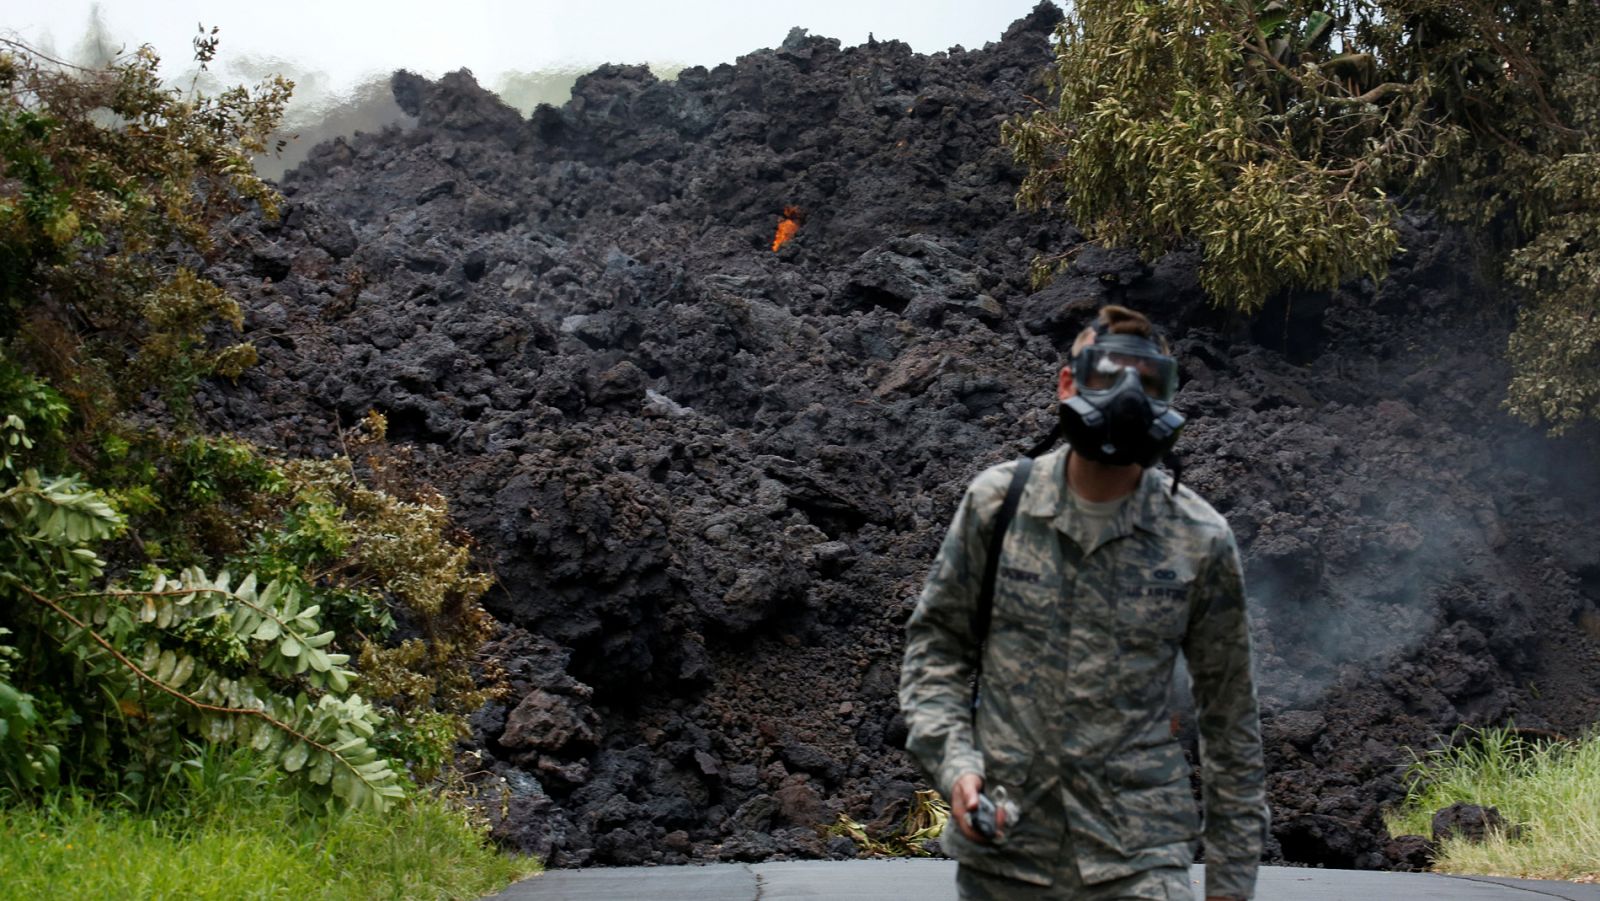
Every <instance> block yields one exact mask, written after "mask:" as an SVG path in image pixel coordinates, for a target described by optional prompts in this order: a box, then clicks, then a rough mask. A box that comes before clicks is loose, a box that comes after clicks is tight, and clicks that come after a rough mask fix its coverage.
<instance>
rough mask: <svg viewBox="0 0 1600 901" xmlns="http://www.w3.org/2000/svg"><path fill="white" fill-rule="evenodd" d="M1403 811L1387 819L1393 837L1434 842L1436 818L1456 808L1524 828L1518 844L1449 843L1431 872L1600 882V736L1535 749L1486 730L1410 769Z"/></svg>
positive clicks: (1502, 839) (1512, 735)
mask: <svg viewBox="0 0 1600 901" xmlns="http://www.w3.org/2000/svg"><path fill="white" fill-rule="evenodd" d="M1408 778H1409V783H1410V785H1409V792H1408V794H1407V796H1406V800H1405V803H1404V805H1403V806H1402V807H1401V808H1400V810H1398V811H1397V812H1395V813H1394V814H1393V815H1391V816H1390V818H1389V823H1388V825H1389V831H1390V832H1391V833H1392V834H1395V835H1403V834H1407V833H1410V834H1417V835H1430V834H1431V828H1432V827H1431V820H1432V817H1433V814H1434V813H1435V812H1437V811H1438V810H1440V809H1442V808H1445V807H1448V806H1450V805H1451V804H1454V803H1456V802H1458V801H1459V802H1466V803H1470V804H1481V805H1483V806H1486V807H1495V808H1498V809H1499V811H1500V813H1501V815H1502V816H1504V817H1505V818H1506V820H1507V821H1508V822H1509V823H1511V824H1514V825H1520V826H1521V827H1522V834H1521V835H1520V836H1518V837H1517V838H1515V839H1512V838H1509V837H1508V836H1507V835H1504V834H1498V835H1491V836H1490V837H1489V838H1488V840H1486V841H1484V842H1482V843H1472V842H1468V841H1465V840H1462V839H1450V840H1447V841H1445V842H1444V843H1443V846H1442V847H1441V848H1440V849H1439V854H1438V860H1437V862H1436V863H1435V867H1434V868H1435V869H1437V870H1438V871H1440V872H1444V873H1477V874H1492V875H1500V876H1520V877H1528V878H1535V879H1582V880H1585V881H1595V880H1597V879H1600V814H1597V813H1596V812H1597V811H1600V734H1591V735H1589V736H1588V737H1586V738H1584V739H1582V740H1580V741H1577V742H1534V741H1529V740H1527V739H1524V738H1523V737H1521V736H1520V735H1518V734H1517V733H1516V732H1514V731H1512V730H1510V729H1488V730H1485V731H1483V732H1481V733H1479V734H1477V735H1475V736H1473V738H1472V740H1471V741H1469V742H1467V743H1465V744H1462V745H1460V746H1458V747H1453V748H1449V749H1446V750H1443V751H1438V752H1435V753H1433V754H1429V755H1428V756H1426V757H1423V758H1421V759H1419V760H1418V761H1417V762H1416V763H1415V764H1413V765H1412V767H1411V770H1410V772H1409V773H1408Z"/></svg>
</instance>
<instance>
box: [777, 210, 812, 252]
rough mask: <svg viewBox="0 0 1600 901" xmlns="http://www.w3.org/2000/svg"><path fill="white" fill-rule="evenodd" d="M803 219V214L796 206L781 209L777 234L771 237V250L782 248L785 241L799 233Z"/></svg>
mask: <svg viewBox="0 0 1600 901" xmlns="http://www.w3.org/2000/svg"><path fill="white" fill-rule="evenodd" d="M804 219H805V213H803V212H801V211H800V208H799V207H797V206H786V207H784V208H783V216H782V218H780V219H779V220H778V233H777V234H776V235H773V236H772V249H773V250H777V249H778V248H780V247H782V246H783V244H784V242H785V241H788V240H789V239H790V238H792V237H794V236H795V234H796V233H797V232H799V231H800V223H801V222H802V221H803V220H804Z"/></svg>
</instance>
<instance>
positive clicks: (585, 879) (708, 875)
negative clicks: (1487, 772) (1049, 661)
mask: <svg viewBox="0 0 1600 901" xmlns="http://www.w3.org/2000/svg"><path fill="white" fill-rule="evenodd" d="M1190 875H1191V877H1192V880H1193V882H1194V888H1195V897H1196V898H1199V897H1200V891H1201V889H1202V887H1203V886H1204V883H1205V868H1204V867H1200V866H1197V867H1194V868H1193V869H1192V870H1191V871H1190ZM1256 897H1257V898H1258V899H1260V901H1278V899H1282V901H1386V899H1390V898H1394V899H1404V901H1412V899H1416V901H1551V899H1561V901H1600V885H1576V884H1573V883H1570V882H1536V881H1532V880H1525V879H1491V878H1487V877H1481V876H1439V875H1434V874H1431V873H1427V874H1425V873H1377V872H1371V871H1364V870H1307V869H1296V868H1293V867H1263V868H1262V869H1261V878H1260V881H1259V883H1258V885H1257V886H1256ZM635 898H637V899H642V901H795V899H801V898H807V899H816V898H826V899H831V901H955V898H956V890H955V863H954V862H953V861H948V860H852V861H843V862H830V861H817V860H807V861H796V862H785V863H757V864H734V863H724V864H712V865H709V866H702V867H695V866H687V867H629V868H618V869H593V870H553V871H551V872H549V873H545V874H543V875H540V876H535V877H533V878H532V879H527V880H524V881H522V882H519V883H517V884H516V885H513V886H511V887H510V888H508V889H506V890H505V891H503V892H501V893H500V894H498V895H495V896H494V897H493V899H491V901H629V899H635Z"/></svg>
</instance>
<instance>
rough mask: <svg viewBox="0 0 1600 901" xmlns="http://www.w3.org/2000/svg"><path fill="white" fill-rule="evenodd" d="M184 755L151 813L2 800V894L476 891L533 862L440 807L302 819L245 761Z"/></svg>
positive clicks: (407, 894)
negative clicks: (176, 780) (159, 807)
mask: <svg viewBox="0 0 1600 901" xmlns="http://www.w3.org/2000/svg"><path fill="white" fill-rule="evenodd" d="M192 763H193V764H194V765H193V766H186V767H185V768H184V770H183V773H182V776H181V777H180V781H181V782H182V783H183V787H182V788H180V789H178V790H176V791H175V792H174V795H175V796H176V799H177V804H176V806H175V807H174V809H172V810H169V811H167V812H165V813H163V814H160V815H157V816H149V815H141V814H136V813H133V812H130V811H128V810H125V809H115V808H107V807H106V806H105V805H103V804H100V803H97V802H96V801H94V800H92V799H90V798H87V797H85V796H83V795H79V794H73V793H58V794H53V795H51V796H50V797H49V798H48V800H47V802H46V803H45V804H43V805H41V806H23V807H10V808H0V845H3V846H4V847H5V849H6V853H5V854H3V855H0V898H4V899H23V898H129V899H142V898H216V899H229V901H233V899H250V898H262V899H266V898H319V899H323V898H326V899H347V898H348V899H357V898H362V899H365V898H374V899H376V898H385V899H387V898H394V899H407V901H409V899H425V898H478V897H482V896H483V895H485V894H489V893H491V892H494V891H498V890H499V889H501V888H503V887H505V886H506V885H507V884H508V883H510V882H512V881H514V880H516V879H519V878H522V877H524V876H527V875H529V874H530V873H531V872H532V871H533V870H535V869H536V868H537V867H536V865H534V864H532V863H531V862H530V861H528V860H525V859H523V860H519V859H517V858H512V857H509V856H506V855H504V854H500V853H498V852H496V851H494V850H492V849H489V848H486V847H484V845H483V842H482V837H481V834H480V833H479V831H478V830H477V829H475V828H473V827H472V826H471V825H470V824H469V823H468V822H467V821H466V820H465V819H464V818H463V816H462V814H461V813H460V812H459V811H457V810H453V809H452V808H450V807H448V806H447V805H446V804H444V803H443V802H441V801H437V800H432V799H416V800H412V801H406V802H403V803H401V804H398V805H396V807H395V808H394V809H393V810H391V811H389V812H387V813H385V814H378V813H375V812H372V811H361V812H358V813H353V814H349V815H347V816H341V817H333V818H329V817H308V816H305V815H304V814H303V813H302V811H301V810H300V808H299V806H298V805H297V803H296V800H295V799H294V797H293V796H292V795H287V794H284V793H282V792H281V791H275V790H274V789H275V786H274V784H273V781H274V780H273V777H272V776H271V775H270V774H269V773H264V772H260V771H255V770H253V769H252V767H251V761H250V760H249V758H247V757H244V756H242V755H241V756H236V757H233V758H221V757H216V758H210V759H203V760H200V761H193V762H192ZM130 862H137V863H136V865H130Z"/></svg>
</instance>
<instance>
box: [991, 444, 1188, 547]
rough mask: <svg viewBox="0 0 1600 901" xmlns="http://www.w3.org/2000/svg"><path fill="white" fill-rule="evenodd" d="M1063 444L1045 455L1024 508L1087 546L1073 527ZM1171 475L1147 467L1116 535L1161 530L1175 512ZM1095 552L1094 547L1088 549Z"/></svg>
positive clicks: (1125, 507) (1119, 518) (1121, 514)
mask: <svg viewBox="0 0 1600 901" xmlns="http://www.w3.org/2000/svg"><path fill="white" fill-rule="evenodd" d="M1068 450H1070V448H1067V447H1064V446H1063V447H1061V448H1060V449H1058V450H1054V451H1051V452H1050V453H1048V454H1045V455H1044V456H1041V457H1040V458H1039V459H1038V461H1037V462H1036V463H1035V464H1034V467H1033V472H1032V473H1031V474H1030V475H1029V477H1028V486H1027V489H1026V491H1025V492H1024V493H1023V497H1022V502H1021V506H1022V510H1023V512H1025V513H1027V514H1028V515H1029V516H1033V517H1036V518H1038V519H1044V520H1048V521H1049V522H1050V524H1051V525H1052V526H1054V527H1055V528H1056V529H1057V530H1058V531H1060V532H1062V533H1064V534H1065V535H1067V536H1068V537H1069V538H1072V539H1073V540H1074V541H1076V542H1078V543H1079V545H1083V544H1084V541H1083V539H1082V538H1081V537H1080V535H1079V533H1078V532H1077V531H1076V530H1074V529H1073V528H1072V525H1073V519H1074V517H1073V515H1072V509H1071V503H1070V499H1069V498H1068V496H1067V452H1068ZM1168 478H1169V477H1168V476H1165V475H1163V474H1162V473H1160V472H1157V471H1156V470H1155V469H1154V468H1147V469H1145V471H1144V475H1143V476H1142V477H1141V478H1140V479H1139V484H1138V486H1137V487H1135V488H1134V489H1133V495H1132V497H1130V498H1129V499H1128V503H1126V504H1124V505H1123V507H1122V510H1121V512H1119V513H1118V514H1117V520H1116V524H1115V529H1114V534H1113V535H1112V536H1111V537H1112V538H1121V537H1125V536H1127V535H1131V534H1133V532H1134V530H1139V531H1143V532H1149V533H1150V534H1152V535H1157V534H1160V533H1161V520H1162V519H1163V518H1164V517H1165V516H1167V515H1169V514H1170V513H1171V510H1170V509H1169V504H1168V498H1167V485H1168V484H1170V483H1169V481H1168ZM1085 550H1086V551H1092V550H1093V548H1085Z"/></svg>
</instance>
